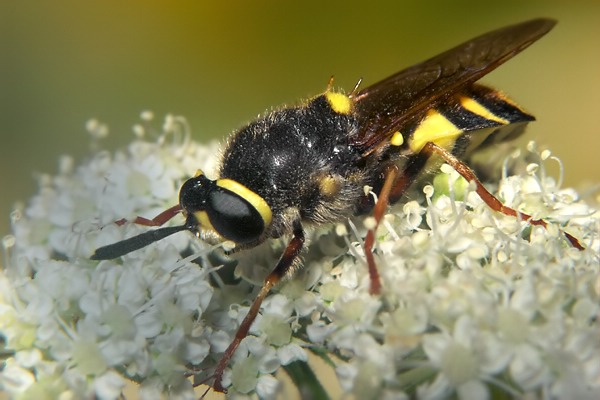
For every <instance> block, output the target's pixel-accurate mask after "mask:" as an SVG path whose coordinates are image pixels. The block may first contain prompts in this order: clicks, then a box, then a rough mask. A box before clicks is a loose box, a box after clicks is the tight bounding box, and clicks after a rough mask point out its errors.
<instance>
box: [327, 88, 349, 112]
mask: <svg viewBox="0 0 600 400" xmlns="http://www.w3.org/2000/svg"><path fill="white" fill-rule="evenodd" d="M325 99H327V102H328V103H329V106H330V107H331V108H332V109H333V111H335V112H336V113H338V114H342V115H348V114H350V113H351V112H352V107H353V103H352V100H351V99H350V97H348V96H346V95H345V94H343V93H336V92H327V93H325Z"/></svg>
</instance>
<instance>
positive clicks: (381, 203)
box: [364, 164, 398, 294]
mask: <svg viewBox="0 0 600 400" xmlns="http://www.w3.org/2000/svg"><path fill="white" fill-rule="evenodd" d="M384 174H385V178H384V179H385V180H384V182H383V186H382V188H381V191H380V192H379V194H378V195H377V203H376V204H375V208H374V209H373V218H375V226H374V227H372V228H371V229H369V231H368V232H367V236H366V237H365V244H364V250H365V257H366V258H367V266H368V268H369V277H370V279H371V287H370V289H369V292H370V293H371V294H379V292H381V280H380V278H379V272H377V264H376V263H375V257H374V256H373V245H374V244H375V234H376V232H377V227H378V226H379V221H381V218H383V214H384V213H385V210H386V209H387V206H388V203H389V197H390V191H391V190H392V188H393V185H394V182H395V181H396V178H397V176H398V167H397V166H396V165H395V164H390V165H389V166H388V167H387V168H386V169H385V171H384Z"/></svg>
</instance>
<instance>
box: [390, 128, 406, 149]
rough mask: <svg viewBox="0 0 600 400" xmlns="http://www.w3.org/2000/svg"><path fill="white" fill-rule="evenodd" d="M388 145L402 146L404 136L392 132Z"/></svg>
mask: <svg viewBox="0 0 600 400" xmlns="http://www.w3.org/2000/svg"><path fill="white" fill-rule="evenodd" d="M390 144H391V145H392V146H402V145H403V144H404V136H402V134H401V133H400V132H398V131H396V132H394V134H393V135H392V138H391V139H390Z"/></svg>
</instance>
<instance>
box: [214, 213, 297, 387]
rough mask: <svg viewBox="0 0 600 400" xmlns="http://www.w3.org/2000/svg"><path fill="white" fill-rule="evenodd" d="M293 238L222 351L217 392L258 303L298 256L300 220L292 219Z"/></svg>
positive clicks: (218, 368) (253, 318) (253, 316)
mask: <svg viewBox="0 0 600 400" xmlns="http://www.w3.org/2000/svg"><path fill="white" fill-rule="evenodd" d="M293 228H294V230H293V235H294V236H293V238H292V240H291V241H290V243H289V244H288V245H287V247H286V248H285V251H284V252H283V255H282V256H281V258H280V259H279V262H278V263H277V266H276V267H275V269H274V270H273V271H272V272H271V273H270V274H269V275H268V276H267V277H266V278H265V282H264V283H263V286H262V288H261V289H260V291H259V292H258V295H257V296H256V298H255V299H254V302H253V303H252V305H251V306H250V310H249V311H248V314H247V315H246V317H245V318H244V320H243V321H242V323H241V324H240V327H239V328H238V330H237V332H236V333H235V337H234V339H233V341H232V342H231V344H230V345H229V347H227V350H225V353H223V357H221V359H220V360H219V363H218V364H217V367H216V369H215V374H214V375H213V377H214V379H215V381H214V385H213V388H214V390H215V391H217V392H225V388H223V386H222V385H221V380H222V378H223V372H224V371H225V368H226V367H227V364H229V361H230V360H231V357H233V354H234V353H235V350H236V349H237V347H238V346H239V344H240V343H241V342H242V340H243V339H244V338H245V337H246V336H248V331H249V330H250V326H251V325H252V323H253V322H254V320H255V319H256V316H257V315H258V311H259V310H260V305H261V303H262V302H263V300H264V298H265V297H266V296H267V294H268V293H269V291H270V290H271V288H273V286H275V285H277V284H278V283H279V282H280V281H281V280H282V279H283V278H284V277H285V276H286V275H288V274H289V273H290V271H291V269H292V268H293V266H294V261H295V260H296V259H297V258H298V255H299V254H300V251H301V250H302V247H303V245H304V230H303V229H302V225H301V224H300V220H296V221H294V225H293Z"/></svg>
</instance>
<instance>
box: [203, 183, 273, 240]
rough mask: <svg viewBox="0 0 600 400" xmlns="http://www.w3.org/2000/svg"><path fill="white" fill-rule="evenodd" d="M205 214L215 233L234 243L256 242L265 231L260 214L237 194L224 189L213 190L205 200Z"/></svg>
mask: <svg viewBox="0 0 600 400" xmlns="http://www.w3.org/2000/svg"><path fill="white" fill-rule="evenodd" d="M207 200H208V201H207V207H206V213H207V214H208V218H209V219H210V223H211V224H212V226H213V228H214V229H215V230H216V231H217V233H218V234H219V235H221V236H223V237H224V238H226V239H229V240H232V241H234V242H236V243H242V244H243V243H249V242H252V241H255V240H257V239H258V238H259V237H260V235H261V234H262V233H263V232H264V230H265V221H264V220H263V217H262V215H261V214H260V212H259V211H258V210H257V209H256V208H255V207H254V206H253V205H252V204H251V203H250V202H249V201H247V200H246V199H244V198H243V197H242V196H240V195H239V194H237V193H234V192H232V191H230V190H227V189H224V188H220V187H219V188H217V189H216V190H213V191H212V192H211V193H210V194H209V195H208V199H207Z"/></svg>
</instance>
